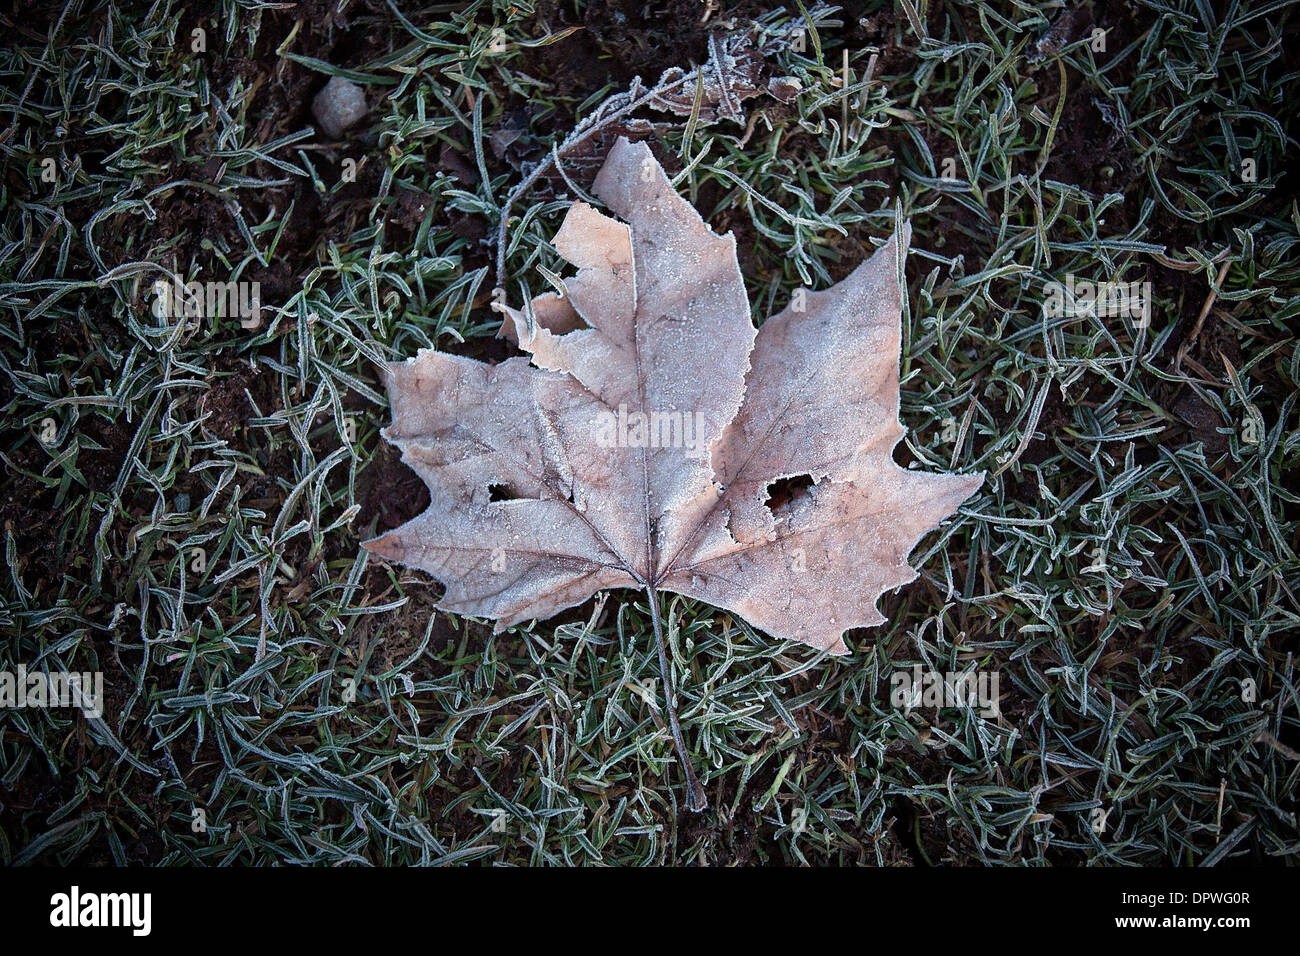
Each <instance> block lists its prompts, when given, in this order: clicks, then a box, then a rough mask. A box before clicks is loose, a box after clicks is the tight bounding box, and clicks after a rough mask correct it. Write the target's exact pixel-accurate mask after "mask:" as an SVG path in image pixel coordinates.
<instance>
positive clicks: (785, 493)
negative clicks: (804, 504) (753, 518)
mask: <svg viewBox="0 0 1300 956" xmlns="http://www.w3.org/2000/svg"><path fill="white" fill-rule="evenodd" d="M812 486H813V477H812V475H793V476H791V477H789V478H778V479H777V480H776V481H774V482H772V483H771V484H770V485H768V486H767V501H766V502H765V504H766V505H767V510H768V511H771V512H772V513H773V514H775V513H776V511H777V509H778V508H786V507H787V506H789V504H790V503H791V502H792V501H794V500H795V499H796V498H801V497H803V496H805V495H807V494H808V489H809V488H811V487H812Z"/></svg>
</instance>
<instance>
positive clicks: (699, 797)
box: [645, 582, 709, 813]
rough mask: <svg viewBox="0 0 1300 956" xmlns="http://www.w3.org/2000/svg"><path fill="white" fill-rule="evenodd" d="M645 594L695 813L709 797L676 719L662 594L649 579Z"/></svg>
mask: <svg viewBox="0 0 1300 956" xmlns="http://www.w3.org/2000/svg"><path fill="white" fill-rule="evenodd" d="M645 593H646V596H647V597H648V598H649V599H650V622H651V623H652V624H653V625H654V631H655V646H656V647H657V648H658V650H659V674H660V676H661V677H662V678H663V682H664V700H665V701H666V702H667V705H668V725H669V727H671V728H672V733H673V744H674V746H676V748H677V758H678V759H679V760H680V761H681V762H682V771H683V772H684V773H685V774H686V809H687V810H691V811H693V812H695V813H699V812H700V811H701V810H706V809H708V806H709V800H708V797H706V796H705V795H704V788H703V787H702V786H700V781H699V778H697V777H696V776H695V771H694V770H693V769H692V768H691V759H690V756H689V755H688V754H687V752H686V742H685V741H684V740H683V739H682V727H681V724H679V723H678V722H677V691H676V690H675V689H674V687H673V678H672V672H671V671H670V670H669V669H668V651H667V649H666V648H665V646H664V630H663V625H662V623H660V620H659V595H658V594H657V593H656V591H655V587H654V585H653V584H651V583H649V582H646V586H645Z"/></svg>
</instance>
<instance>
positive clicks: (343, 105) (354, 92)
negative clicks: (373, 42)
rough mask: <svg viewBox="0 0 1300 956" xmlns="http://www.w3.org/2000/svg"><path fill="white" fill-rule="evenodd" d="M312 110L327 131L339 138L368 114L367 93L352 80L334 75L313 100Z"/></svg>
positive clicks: (333, 136)
mask: <svg viewBox="0 0 1300 956" xmlns="http://www.w3.org/2000/svg"><path fill="white" fill-rule="evenodd" d="M311 111H312V115H314V116H315V117H316V121H317V122H318V123H320V125H321V127H322V128H323V129H324V130H325V132H326V133H328V134H329V136H330V137H331V138H332V139H338V138H339V137H340V136H341V135H343V132H344V131H345V130H348V129H350V128H351V127H353V126H355V125H356V124H357V123H358V122H360V120H361V117H363V116H365V115H366V94H365V92H364V91H363V90H362V89H361V87H359V86H357V84H355V83H353V82H352V81H351V80H345V79H343V77H341V76H334V77H331V78H330V81H329V82H328V83H326V84H325V89H323V90H321V91H320V92H319V93H317V94H316V98H315V99H314V100H312V101H311Z"/></svg>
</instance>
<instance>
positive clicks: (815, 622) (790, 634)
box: [366, 139, 983, 654]
mask: <svg viewBox="0 0 1300 956" xmlns="http://www.w3.org/2000/svg"><path fill="white" fill-rule="evenodd" d="M594 191H595V195H596V196H597V198H599V199H600V200H601V201H602V202H603V203H604V204H605V205H606V206H608V207H609V208H610V209H611V210H612V211H613V212H614V213H616V214H617V215H618V216H619V217H621V219H623V220H624V221H625V222H626V224H625V223H624V222H620V221H618V220H616V219H612V218H610V217H608V216H605V215H603V214H602V213H600V212H597V211H596V210H594V209H592V208H591V207H590V206H588V205H586V204H584V203H574V205H573V206H572V207H571V208H570V210H569V213H568V215H567V216H566V218H565V221H564V224H563V226H562V227H561V229H560V231H559V232H558V233H557V234H556V236H555V247H556V249H557V250H558V251H559V253H560V254H561V255H562V256H563V257H564V258H565V259H566V260H567V261H568V262H569V263H571V264H572V265H573V266H574V267H575V268H576V269H577V273H576V275H574V276H573V277H572V278H570V279H568V280H566V281H565V295H564V296H563V297H561V296H558V295H555V294H553V293H551V294H547V295H543V296H539V297H537V298H536V299H534V300H533V301H532V302H531V303H530V304H529V305H528V307H527V308H526V309H525V310H524V311H516V310H513V309H507V310H506V312H507V317H508V321H510V322H511V323H512V326H513V331H514V333H515V334H514V338H515V339H516V340H517V341H518V342H519V343H520V346H521V348H522V349H523V350H524V351H525V352H528V353H530V355H531V362H530V361H529V360H528V359H526V358H523V357H520V358H513V359H510V360H508V361H506V362H503V363H501V364H499V365H496V366H489V365H485V364H483V363H481V362H476V361H473V360H471V359H464V358H458V357H455V356H451V355H446V354H443V353H440V352H436V351H432V350H425V351H422V352H421V353H420V354H419V355H417V356H416V357H415V358H414V359H412V360H409V361H407V362H404V363H398V364H394V365H392V366H389V368H388V370H387V378H388V381H387V385H388V391H389V395H390V397H391V399H392V403H393V423H392V425H391V426H389V428H387V429H386V430H385V432H384V434H385V436H386V437H387V438H388V439H389V440H390V441H392V442H394V443H395V444H396V445H397V446H398V447H399V448H400V449H401V451H402V457H403V460H404V461H406V462H407V463H408V464H410V465H411V467H412V468H414V469H415V470H416V472H417V473H419V475H420V477H421V478H422V479H424V481H425V483H426V484H428V486H429V490H430V496H431V504H430V506H429V508H428V510H427V511H425V512H424V513H423V514H422V515H420V516H419V517H417V518H416V519H414V520H412V521H410V522H408V523H407V524H405V525H403V526H402V527H400V528H397V529H396V530H394V531H391V532H389V533H388V534H385V535H383V536H381V537H379V538H376V539H374V540H372V541H369V542H367V543H366V547H367V548H369V549H370V550H371V551H372V552H374V553H375V554H377V555H380V556H382V557H385V558H388V559H390V560H394V561H398V562H401V563H404V564H407V565H411V566H413V567H417V568H422V569H424V570H426V571H428V572H429V573H430V574H432V575H433V576H434V577H436V578H437V579H438V580H439V581H441V582H442V583H443V584H444V585H446V587H447V592H446V595H445V597H444V598H443V600H442V602H441V604H440V605H439V606H440V607H442V608H444V609H446V610H449V611H453V612H456V613H460V614H468V615H474V616H482V617H490V618H492V619H494V620H495V621H496V626H497V629H498V630H501V629H503V628H505V627H508V626H509V625H511V624H514V623H516V622H518V621H521V620H527V619H529V618H543V617H547V616H550V615H552V614H554V613H556V612H557V611H560V610H562V609H564V608H566V607H570V606H573V605H575V604H579V603H581V602H582V601H584V600H586V599H587V598H589V597H591V596H592V595H593V594H595V593H596V592H597V591H599V590H601V589H603V588H610V587H636V588H645V587H647V586H651V587H654V588H658V589H663V590H669V591H676V592H678V593H681V594H685V595H688V596H690V597H694V598H698V599H700V600H703V601H707V602H709V603H711V604H714V605H717V606H719V607H723V608H726V609H728V610H730V611H733V612H734V613H736V614H738V615H740V616H741V617H743V618H745V619H746V620H747V621H749V622H750V623H751V624H753V625H755V626H756V627H759V628H762V629H763V630H765V631H767V632H768V633H770V634H772V635H773V636H775V637H782V638H792V639H794V640H798V641H802V642H804V643H807V644H810V645H812V646H814V647H817V648H822V649H825V650H827V651H829V652H831V653H834V654H843V653H846V652H847V648H846V647H845V645H844V641H843V634H844V631H845V630H847V629H849V628H852V627H863V626H870V625H874V624H879V623H881V622H882V621H883V620H884V618H883V617H882V616H881V615H880V613H879V612H878V611H877V609H876V601H877V599H878V598H879V596H880V594H881V593H882V592H883V591H885V590H888V589H890V588H893V587H897V586H898V585H900V584H904V583H907V582H908V581H911V580H913V579H914V578H915V577H916V572H915V571H914V570H913V569H912V568H911V567H910V566H909V565H908V563H907V556H908V553H909V552H910V551H911V549H912V547H913V546H914V545H915V544H916V542H917V541H918V540H919V539H920V537H921V536H922V535H924V534H925V533H926V532H928V531H930V530H932V529H934V528H935V527H937V526H938V525H939V523H940V522H941V521H942V520H943V519H944V518H946V517H948V516H949V515H951V514H952V513H953V512H954V511H955V510H956V509H957V507H958V505H960V504H961V502H962V501H964V500H965V499H966V498H968V497H970V495H971V494H973V493H974V492H975V490H976V489H977V488H978V487H979V486H980V484H981V483H982V481H983V475H948V474H928V473H923V472H917V471H908V470H906V469H903V468H900V467H899V466H898V465H896V464H895V463H894V461H893V459H892V452H893V448H894V446H895V444H897V442H898V441H899V439H900V438H901V437H902V435H903V433H904V431H903V428H902V426H901V425H900V424H899V421H898V361H899V344H900V309H901V293H900V290H899V286H898V278H897V277H898V275H899V274H900V272H901V266H902V259H903V256H904V255H905V254H906V251H907V244H908V238H909V235H910V233H909V230H908V229H907V227H904V228H903V230H902V232H901V234H900V235H896V236H894V237H893V238H892V239H890V241H889V242H888V243H886V244H885V245H884V246H883V247H882V248H881V249H880V250H878V251H877V252H876V254H875V255H874V256H872V258H871V259H870V260H869V261H867V262H865V263H863V264H862V265H861V266H859V267H858V269H857V270H856V271H855V272H854V273H853V274H852V275H850V276H849V277H848V278H847V279H845V280H844V281H843V282H840V283H838V284H837V285H835V286H833V287H832V288H830V289H828V290H825V291H822V292H807V293H803V294H797V295H796V298H795V300H794V301H793V302H792V304H791V307H789V308H787V309H786V310H785V311H783V312H781V313H780V314H779V315H776V316H774V317H772V318H771V319H769V320H768V321H767V322H766V323H764V325H763V327H762V328H761V329H760V330H759V331H758V332H757V333H756V332H755V329H754V327H753V325H752V324H751V322H750V320H749V306H748V302H747V300H746V297H745V290H744V283H743V280H742V278H741V274H740V269H739V267H738V265H737V262H736V251H735V241H734V239H733V238H732V236H731V235H727V236H723V237H719V236H717V235H715V234H714V233H713V232H712V230H710V229H709V227H708V225H707V224H706V223H705V222H704V221H703V220H702V219H701V218H700V216H699V214H698V213H697V212H696V211H695V210H694V209H693V208H692V207H691V206H690V205H689V204H688V203H687V202H686V201H685V200H683V199H682V198H681V197H680V196H678V195H677V193H676V191H675V190H674V189H673V188H672V184H671V183H670V182H669V181H668V179H667V177H666V176H665V175H664V172H663V170H662V169H661V168H660V167H659V164H658V163H657V162H656V161H655V160H654V158H653V156H652V155H651V153H650V150H649V149H648V148H647V147H646V146H645V145H644V144H640V143H638V144H631V143H629V142H627V141H626V140H623V139H620V140H619V142H618V143H617V144H616V145H615V146H614V148H613V150H612V151H611V152H610V155H609V158H608V160H607V161H606V163H605V166H604V167H603V169H602V170H601V172H600V175H599V176H598V177H597V179H596V183H595V190H594ZM786 479H794V481H791V482H788V484H789V487H790V489H791V490H790V491H789V492H788V493H786V494H784V495H781V494H778V495H773V493H772V489H773V486H774V485H776V486H777V487H780V486H781V483H782V482H783V480H786Z"/></svg>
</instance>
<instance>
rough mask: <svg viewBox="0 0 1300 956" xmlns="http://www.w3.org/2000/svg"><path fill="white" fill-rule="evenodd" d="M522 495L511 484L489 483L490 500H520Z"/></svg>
mask: <svg viewBox="0 0 1300 956" xmlns="http://www.w3.org/2000/svg"><path fill="white" fill-rule="evenodd" d="M522 497H523V496H522V495H521V494H519V492H517V491H515V489H513V488H511V487H510V486H509V485H506V484H498V485H488V501H518V500H519V499H520V498H522Z"/></svg>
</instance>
